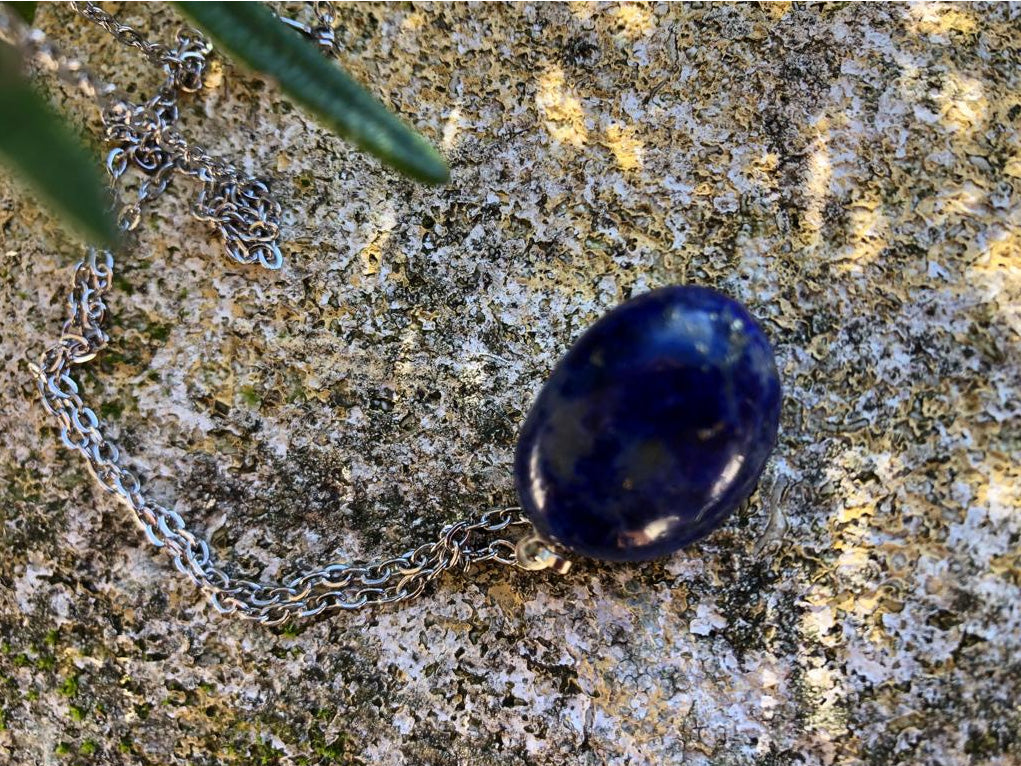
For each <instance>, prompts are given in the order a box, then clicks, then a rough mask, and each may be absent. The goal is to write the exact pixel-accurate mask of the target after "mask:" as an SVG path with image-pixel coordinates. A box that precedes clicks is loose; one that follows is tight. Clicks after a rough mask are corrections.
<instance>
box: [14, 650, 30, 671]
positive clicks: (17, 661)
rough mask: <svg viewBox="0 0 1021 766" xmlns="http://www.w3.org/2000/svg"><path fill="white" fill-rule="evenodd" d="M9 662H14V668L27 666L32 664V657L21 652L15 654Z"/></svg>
mask: <svg viewBox="0 0 1021 766" xmlns="http://www.w3.org/2000/svg"><path fill="white" fill-rule="evenodd" d="M11 662H12V663H13V664H14V667H16V668H27V667H28V666H29V665H31V664H32V659H31V657H29V656H28V655H27V654H25V653H22V654H19V655H18V656H16V657H15V658H14V659H13V660H11Z"/></svg>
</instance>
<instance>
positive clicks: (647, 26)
mask: <svg viewBox="0 0 1021 766" xmlns="http://www.w3.org/2000/svg"><path fill="white" fill-rule="evenodd" d="M614 16H615V17H616V19H617V28H618V29H619V30H620V31H621V33H622V34H623V35H624V36H625V37H627V38H629V39H631V40H634V39H636V38H639V37H642V36H644V35H647V34H649V32H651V31H652V30H653V29H655V28H656V17H655V16H654V15H653V13H652V10H651V9H650V8H649V6H647V5H645V4H644V3H621V4H620V6H618V7H617V10H616V11H615V12H614Z"/></svg>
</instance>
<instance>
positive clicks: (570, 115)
mask: <svg viewBox="0 0 1021 766" xmlns="http://www.w3.org/2000/svg"><path fill="white" fill-rule="evenodd" d="M535 105H536V106H537V107H538V109H539V114H541V115H542V117H543V120H544V122H545V127H546V130H547V132H548V133H549V134H550V136H551V137H552V138H553V139H554V140H555V141H559V142H561V143H565V144H570V145H572V146H576V147H582V146H584V145H585V142H586V140H587V138H588V129H587V128H586V127H585V110H584V109H583V108H582V105H581V99H580V98H578V96H577V95H576V94H575V93H574V91H573V90H572V89H571V87H570V86H569V85H567V82H566V80H565V78H564V70H563V69H561V68H560V67H558V66H555V67H552V68H550V69H549V70H547V71H546V72H545V74H543V75H542V77H540V78H539V92H538V93H537V94H536V97H535Z"/></svg>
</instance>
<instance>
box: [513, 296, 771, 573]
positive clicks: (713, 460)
mask: <svg viewBox="0 0 1021 766" xmlns="http://www.w3.org/2000/svg"><path fill="white" fill-rule="evenodd" d="M779 420H780V380H779V376H778V375H777V371H776V362H775V361H774V358H773V351H772V348H771V347H770V345H769V341H768V339H767V338H766V335H765V333H764V332H763V331H762V328H761V327H759V325H758V324H757V323H756V322H755V320H754V319H752V317H751V316H750V315H749V314H748V311H747V310H746V309H745V308H744V306H742V305H741V304H740V303H738V302H737V301H735V300H733V299H732V298H728V297H727V296H725V295H723V294H721V293H718V292H716V291H715V290H711V289H708V288H705V287H695V286H678V287H667V288H663V289H660V290H655V291H653V292H650V293H646V294H644V295H641V296H639V297H637V298H634V299H632V300H630V301H628V302H627V303H624V304H622V305H621V306H618V307H617V308H615V309H614V310H613V311H611V312H610V313H608V314H607V315H606V316H604V317H603V318H602V319H600V320H599V321H598V322H596V323H595V324H594V325H593V326H592V327H591V328H590V329H589V330H588V331H587V332H585V334H583V335H582V336H581V338H580V339H579V340H578V341H577V342H576V343H575V344H574V346H572V347H571V349H570V350H569V351H568V352H567V354H566V355H565V356H564V358H563V359H562V360H561V361H560V363H559V364H558V365H557V366H556V368H555V369H554V371H553V374H552V375H551V376H550V378H549V380H548V381H547V383H546V385H545V386H544V387H543V389H542V391H541V392H540V393H539V397H538V398H537V399H536V402H535V405H534V406H533V407H532V411H531V412H530V413H529V415H528V418H527V419H526V421H525V425H524V427H523V429H522V431H521V436H520V439H519V441H518V446H517V454H516V458H515V475H516V479H517V485H518V493H519V494H520V496H521V503H522V506H523V508H524V509H525V511H526V513H527V514H528V516H529V517H530V518H531V520H532V523H533V524H534V525H535V527H536V529H537V530H538V532H539V533H540V534H541V535H543V536H545V537H548V538H550V539H552V540H555V541H556V542H558V543H560V544H562V545H564V546H565V547H567V548H569V549H571V550H572V551H575V552H577V553H580V554H583V555H586V556H592V557H594V558H599V559H609V560H615V561H622V560H632V561H633V560H641V559H650V558H656V557H659V556H665V555H668V554H670V553H673V552H674V551H676V550H677V549H678V548H680V547H682V546H684V545H686V544H687V543H690V542H692V541H693V540H697V539H698V538H700V537H703V536H704V535H706V534H708V533H709V532H711V531H712V530H713V529H715V528H716V527H718V526H719V525H720V524H721V523H722V522H723V521H724V519H726V518H727V516H729V515H730V513H731V512H733V511H734V509H736V508H737V507H738V506H739V505H740V504H741V503H742V502H744V500H745V499H747V497H748V496H749V495H750V494H751V493H752V491H753V490H754V489H755V485H756V483H757V482H758V479H759V475H760V474H761V473H762V469H763V467H764V466H765V463H766V459H767V458H768V457H769V453H770V452H771V451H772V449H773V445H774V443H775V442H776V433H777V426H778V424H779Z"/></svg>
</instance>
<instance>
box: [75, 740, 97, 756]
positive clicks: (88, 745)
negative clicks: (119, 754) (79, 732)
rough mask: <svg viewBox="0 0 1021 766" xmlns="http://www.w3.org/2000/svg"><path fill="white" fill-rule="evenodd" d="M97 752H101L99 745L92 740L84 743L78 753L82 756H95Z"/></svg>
mask: <svg viewBox="0 0 1021 766" xmlns="http://www.w3.org/2000/svg"><path fill="white" fill-rule="evenodd" d="M97 750H99V745H97V744H96V743H95V742H94V741H93V740H91V739H87V740H85V741H84V742H82V746H81V747H79V748H78V752H79V753H81V754H82V755H94V754H95V752H96V751H97Z"/></svg>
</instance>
